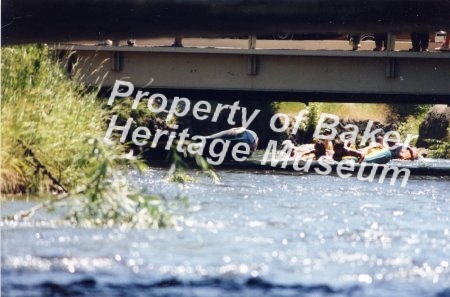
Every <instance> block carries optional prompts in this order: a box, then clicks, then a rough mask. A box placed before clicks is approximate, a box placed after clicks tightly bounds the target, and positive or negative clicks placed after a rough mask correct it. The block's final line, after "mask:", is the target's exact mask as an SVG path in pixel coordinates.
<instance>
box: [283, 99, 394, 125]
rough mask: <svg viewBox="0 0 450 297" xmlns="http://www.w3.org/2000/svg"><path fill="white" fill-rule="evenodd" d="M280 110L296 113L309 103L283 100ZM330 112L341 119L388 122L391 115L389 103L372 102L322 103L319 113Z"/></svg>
mask: <svg viewBox="0 0 450 297" xmlns="http://www.w3.org/2000/svg"><path fill="white" fill-rule="evenodd" d="M278 106H279V109H278V112H282V113H286V114H291V115H296V114H298V112H299V111H300V110H302V109H306V108H307V105H306V104H304V103H301V102H281V103H280V104H279V105H278ZM323 112H325V113H330V114H334V115H337V116H338V117H339V118H341V119H346V118H349V119H353V120H373V121H380V122H386V121H387V120H388V118H387V115H389V105H388V104H372V103H320V105H319V107H318V113H319V114H320V113H323Z"/></svg>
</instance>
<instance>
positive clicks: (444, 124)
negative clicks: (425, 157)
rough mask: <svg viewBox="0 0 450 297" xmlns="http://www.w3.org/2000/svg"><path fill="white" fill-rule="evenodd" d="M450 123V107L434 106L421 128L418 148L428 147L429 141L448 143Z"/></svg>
mask: <svg viewBox="0 0 450 297" xmlns="http://www.w3.org/2000/svg"><path fill="white" fill-rule="evenodd" d="M449 123H450V107H448V106H446V105H436V106H434V107H433V108H432V109H431V110H430V111H429V112H428V113H427V115H426V116H425V119H424V121H423V122H422V123H421V124H420V126H419V138H418V139H417V144H416V146H420V147H428V146H429V144H428V143H427V141H426V140H427V139H437V140H443V141H447V140H448V139H449V135H448V131H447V129H448V126H449Z"/></svg>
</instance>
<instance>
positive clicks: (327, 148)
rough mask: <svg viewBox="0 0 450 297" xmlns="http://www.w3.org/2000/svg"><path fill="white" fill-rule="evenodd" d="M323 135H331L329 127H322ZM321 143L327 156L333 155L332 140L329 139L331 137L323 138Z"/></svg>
mask: <svg viewBox="0 0 450 297" xmlns="http://www.w3.org/2000/svg"><path fill="white" fill-rule="evenodd" d="M323 135H325V136H329V135H331V129H329V128H326V129H324V130H323ZM323 143H324V145H325V152H326V155H327V156H329V157H333V154H334V148H333V140H331V139H324V141H323Z"/></svg>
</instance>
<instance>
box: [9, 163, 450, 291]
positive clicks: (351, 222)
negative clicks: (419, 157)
mask: <svg viewBox="0 0 450 297" xmlns="http://www.w3.org/2000/svg"><path fill="white" fill-rule="evenodd" d="M165 173H166V170H165V169H158V168H155V169H151V170H148V171H147V172H145V173H144V174H138V173H136V172H130V175H131V176H132V178H133V179H134V180H135V181H136V183H137V184H138V185H139V186H140V187H141V188H143V189H145V190H146V191H148V192H151V193H161V194H164V195H165V197H167V198H168V199H169V200H170V199H173V198H172V197H175V196H176V195H177V194H179V193H184V194H186V195H187V196H188V201H189V206H188V207H187V208H178V209H176V210H174V213H175V215H176V217H177V225H176V227H175V228H170V229H162V230H122V229H102V228H98V229H83V228H77V227H73V226H67V225H61V224H60V223H58V221H57V220H54V218H55V216H57V214H54V213H47V212H39V213H38V214H37V215H36V216H35V217H34V218H33V220H31V221H29V222H20V223H17V222H6V221H3V222H2V257H1V272H2V296H27V297H31V296H182V297H184V296H205V297H210V296H226V297H228V296H255V297H256V296H398V297H400V296H409V297H410V296H417V297H424V296H436V297H443V296H450V195H449V193H450V177H448V176H446V177H422V176H411V177H410V179H409V181H408V184H407V186H406V187H400V186H399V185H395V186H390V185H389V184H388V183H384V184H379V183H370V182H367V181H359V180H357V179H356V178H347V179H343V178H340V177H338V176H336V175H317V174H299V173H293V172H286V173H283V172H276V173H274V172H270V173H269V172H261V171H259V172H253V171H252V172H249V171H237V170H229V171H225V170H222V171H218V172H217V173H218V175H219V176H220V178H221V183H220V184H219V185H217V184H212V182H211V181H210V180H209V179H208V178H206V177H205V178H203V177H200V178H199V180H198V182H197V183H191V184H186V185H177V184H171V183H168V182H167V181H165V180H164V178H163V177H164V174H165ZM35 203H36V201H33V200H31V201H24V200H14V201H7V202H4V203H3V204H2V215H4V214H8V213H12V212H14V211H17V210H19V209H25V208H27V207H29V206H30V205H33V204H35Z"/></svg>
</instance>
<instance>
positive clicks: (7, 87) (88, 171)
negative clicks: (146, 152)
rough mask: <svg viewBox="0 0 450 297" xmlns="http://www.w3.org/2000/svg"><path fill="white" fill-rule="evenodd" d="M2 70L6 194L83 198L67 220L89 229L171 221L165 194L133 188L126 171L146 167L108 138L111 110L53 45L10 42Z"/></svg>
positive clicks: (72, 204)
mask: <svg viewBox="0 0 450 297" xmlns="http://www.w3.org/2000/svg"><path fill="white" fill-rule="evenodd" d="M1 69H2V73H1V75H2V82H1V86H2V106H1V117H2V125H1V138H2V145H1V155H0V156H1V169H2V171H1V192H2V193H38V192H49V191H53V192H58V193H60V192H64V193H65V195H66V196H65V197H69V198H74V199H67V200H71V202H76V203H69V206H71V208H70V209H69V211H68V219H70V220H71V221H74V222H76V223H78V224H81V225H84V226H114V225H120V226H126V227H132V226H138V227H144V228H145V227H160V226H167V225H168V224H170V216H169V215H167V212H166V211H165V204H164V201H163V200H162V199H161V197H159V196H156V195H148V194H144V193H140V192H138V191H136V190H134V188H133V187H132V186H131V184H130V182H129V181H128V179H127V177H126V174H122V172H121V170H120V168H119V166H120V165H127V164H128V165H129V164H131V165H142V164H141V163H140V162H138V160H136V159H134V158H129V157H128V156H127V157H125V156H124V155H123V146H121V145H118V144H112V143H106V142H105V141H104V140H103V136H104V133H105V131H106V124H105V123H106V119H107V118H109V114H108V111H106V110H104V109H102V108H101V106H100V104H99V103H98V102H97V101H96V94H95V93H89V92H86V89H85V88H84V86H83V85H81V84H80V83H79V82H78V81H77V79H76V78H75V79H70V78H68V77H67V75H66V72H65V70H64V69H63V67H62V65H61V64H60V63H57V62H55V60H54V59H52V57H51V54H50V52H49V50H48V48H47V47H45V46H31V45H30V46H21V47H4V48H2V62H1ZM72 200H73V201H72ZM58 201H59V202H61V200H60V199H58ZM59 202H58V203H59ZM67 202H69V201H67ZM29 213H30V212H25V214H23V216H25V215H28V214H29ZM20 216H22V214H21V215H20Z"/></svg>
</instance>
